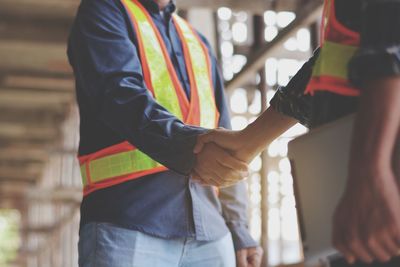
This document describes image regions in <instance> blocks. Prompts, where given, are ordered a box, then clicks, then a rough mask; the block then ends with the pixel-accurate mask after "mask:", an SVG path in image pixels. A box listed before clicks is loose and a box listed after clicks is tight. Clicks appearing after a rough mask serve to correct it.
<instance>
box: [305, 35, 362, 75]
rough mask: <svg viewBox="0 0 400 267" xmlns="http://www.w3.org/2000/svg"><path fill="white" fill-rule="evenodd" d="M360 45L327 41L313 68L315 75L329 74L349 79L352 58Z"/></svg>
mask: <svg viewBox="0 0 400 267" xmlns="http://www.w3.org/2000/svg"><path fill="white" fill-rule="evenodd" d="M357 49H358V47H355V46H349V45H342V44H337V43H333V42H329V41H325V43H324V45H323V47H322V48H321V52H320V54H319V56H318V59H317V62H316V63H315V66H314V68H313V74H312V76H313V77H319V76H329V77H337V78H340V79H344V80H347V70H348V66H347V65H348V64H349V62H350V59H351V58H352V57H353V55H354V54H355V52H356V51H357Z"/></svg>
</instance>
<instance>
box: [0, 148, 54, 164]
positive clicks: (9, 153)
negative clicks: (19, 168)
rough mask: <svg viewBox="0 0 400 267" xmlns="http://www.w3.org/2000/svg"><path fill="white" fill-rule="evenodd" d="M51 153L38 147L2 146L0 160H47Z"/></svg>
mask: <svg viewBox="0 0 400 267" xmlns="http://www.w3.org/2000/svg"><path fill="white" fill-rule="evenodd" d="M48 156H49V154H48V152H46V150H44V149H37V148H29V147H26V148H23V149H22V148H13V147H11V148H2V149H0V161H7V160H13V161H17V160H22V161H23V160H32V161H45V160H46V159H47V158H48Z"/></svg>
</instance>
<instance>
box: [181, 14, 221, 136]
mask: <svg viewBox="0 0 400 267" xmlns="http://www.w3.org/2000/svg"><path fill="white" fill-rule="evenodd" d="M174 18H175V21H176V22H177V26H178V27H179V28H180V29H181V31H182V33H183V36H184V38H185V40H184V41H185V42H186V44H187V46H188V49H189V54H190V58H191V62H192V66H188V67H189V68H190V67H191V68H193V73H194V79H195V83H196V86H197V92H198V95H199V102H200V104H199V105H200V126H202V127H205V128H215V126H216V121H215V120H216V113H217V110H216V106H215V102H214V94H213V93H214V90H213V89H212V88H211V84H212V83H211V82H210V79H211V77H210V70H209V66H208V64H207V58H206V56H207V55H205V52H204V50H203V48H202V46H201V44H200V42H199V39H198V38H197V37H196V36H195V33H193V31H192V29H191V28H190V26H189V25H188V24H187V23H186V21H184V20H183V19H182V18H180V17H179V16H177V15H174Z"/></svg>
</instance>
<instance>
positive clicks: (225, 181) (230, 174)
mask: <svg viewBox="0 0 400 267" xmlns="http://www.w3.org/2000/svg"><path fill="white" fill-rule="evenodd" d="M244 144H245V136H244V132H242V131H229V130H225V129H221V128H219V129H215V130H211V131H210V132H208V133H206V134H203V135H200V136H199V137H198V140H197V144H196V147H195V148H194V153H195V154H197V158H196V165H195V167H194V169H193V171H192V177H193V179H194V180H196V181H198V182H199V183H201V184H204V185H212V186H217V187H227V186H231V185H234V184H236V183H237V182H239V181H241V180H243V179H244V178H246V177H247V176H248V163H249V161H250V160H251V158H250V156H249V155H248V154H247V153H246V151H245V150H244V149H243V148H244Z"/></svg>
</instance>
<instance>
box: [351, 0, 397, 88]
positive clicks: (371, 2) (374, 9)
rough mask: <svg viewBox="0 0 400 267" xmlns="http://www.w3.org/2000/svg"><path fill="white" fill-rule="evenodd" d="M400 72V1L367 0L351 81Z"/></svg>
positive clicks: (361, 81)
mask: <svg viewBox="0 0 400 267" xmlns="http://www.w3.org/2000/svg"><path fill="white" fill-rule="evenodd" d="M397 75H400V1H399V0H365V1H364V3H363V8H362V25H361V47H360V49H359V51H358V52H357V53H356V55H355V56H354V57H353V59H352V61H351V62H350V64H349V77H350V80H351V81H352V82H353V83H354V84H355V85H356V86H358V87H362V86H363V84H365V82H368V81H370V80H374V79H379V78H382V77H387V76H397Z"/></svg>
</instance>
